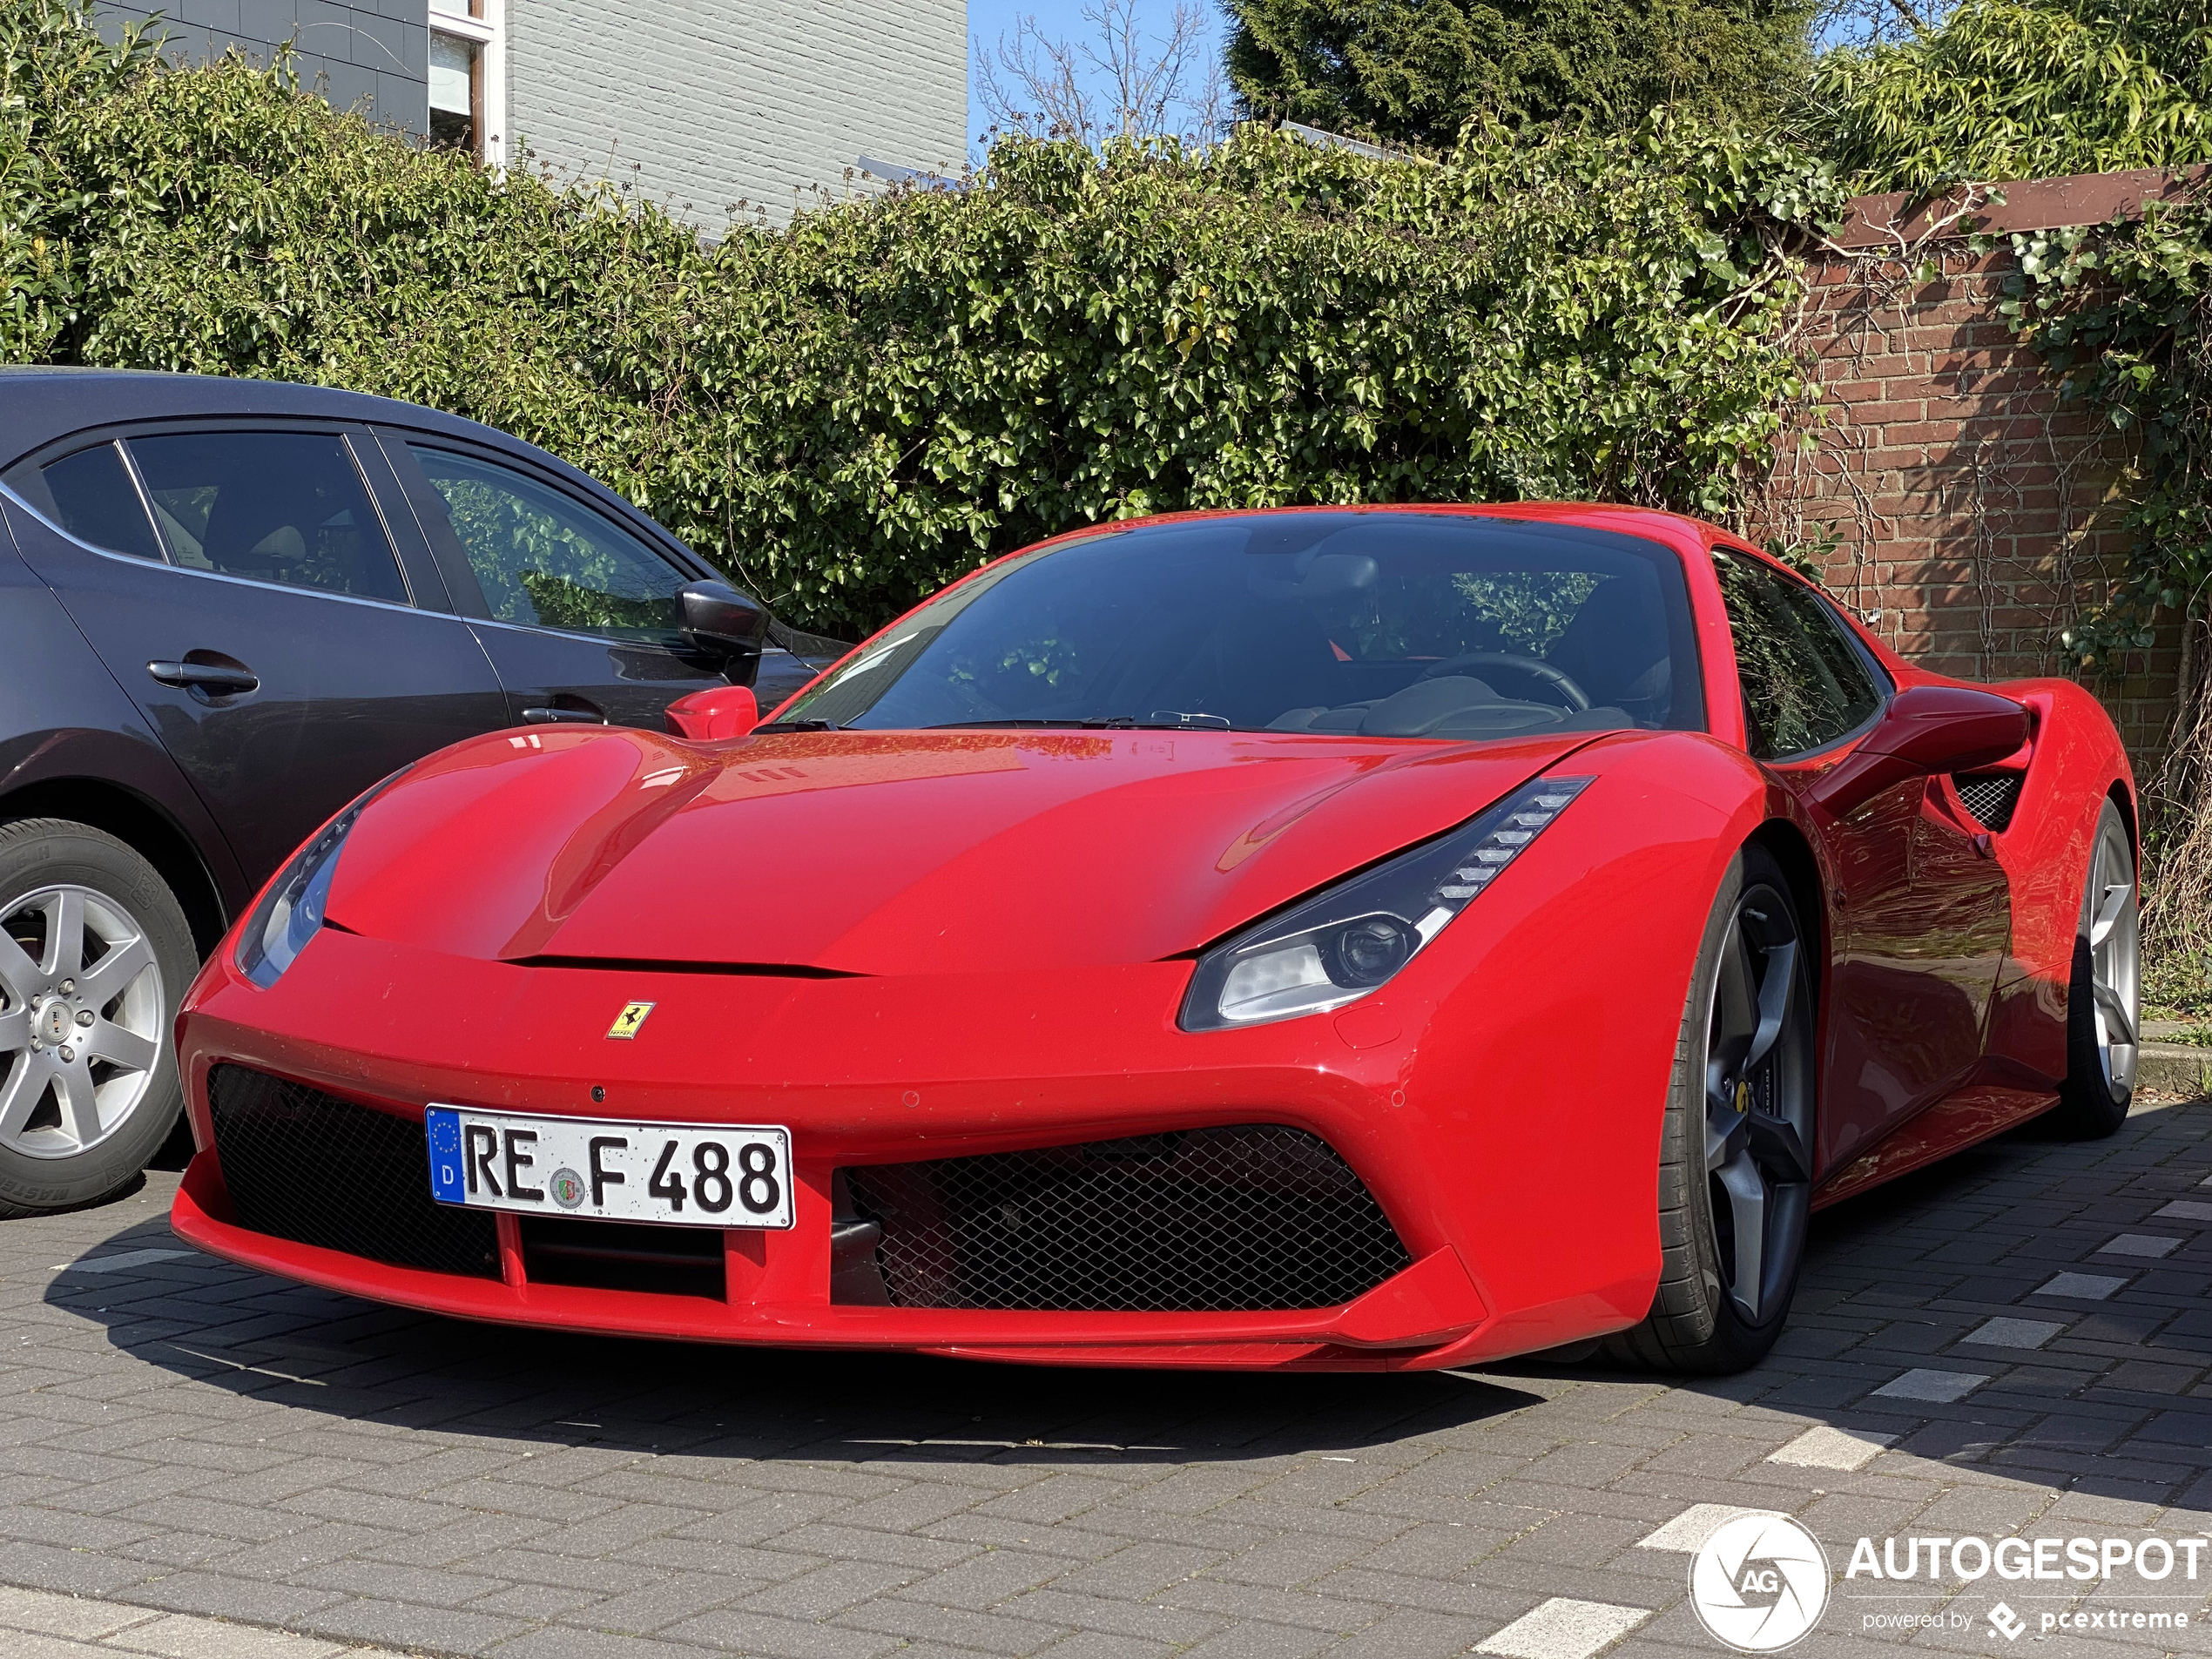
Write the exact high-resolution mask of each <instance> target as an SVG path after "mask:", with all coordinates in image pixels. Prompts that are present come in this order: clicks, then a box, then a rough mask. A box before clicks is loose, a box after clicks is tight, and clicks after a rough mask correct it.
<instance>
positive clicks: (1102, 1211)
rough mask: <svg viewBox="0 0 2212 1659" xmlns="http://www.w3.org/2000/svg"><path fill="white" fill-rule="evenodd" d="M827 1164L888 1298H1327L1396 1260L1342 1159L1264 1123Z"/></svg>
mask: <svg viewBox="0 0 2212 1659" xmlns="http://www.w3.org/2000/svg"><path fill="white" fill-rule="evenodd" d="M840 1174H841V1175H842V1176H843V1177H844V1184H845V1187H846V1191H847V1192H848V1193H849V1194H850V1195H851V1203H852V1208H853V1211H854V1212H855V1214H856V1217H858V1218H859V1219H861V1220H866V1221H873V1222H876V1223H878V1224H880V1225H881V1227H882V1229H883V1233H882V1238H881V1241H880V1243H879V1244H877V1246H876V1250H875V1265H876V1267H877V1270H878V1271H880V1273H881V1275H882V1278H883V1285H884V1289H885V1291H887V1293H888V1295H889V1298H890V1300H891V1301H892V1302H893V1303H894V1304H895V1305H899V1306H900V1307H936V1308H1033V1309H1054V1310H1061V1311H1066V1312H1076V1311H1082V1312H1109V1311H1123V1312H1198V1311H1201V1310H1208V1309H1213V1310H1238V1309H1243V1310H1252V1311H1259V1310H1265V1309H1282V1308H1321V1307H1334V1306H1336V1305H1338V1304H1339V1303H1343V1302H1349V1301H1351V1300H1352V1298H1354V1297H1357V1296H1359V1295H1360V1294H1361V1293H1363V1292H1364V1291H1370V1290H1372V1289H1373V1288H1374V1287H1375V1286H1376V1285H1379V1284H1381V1283H1382V1281H1383V1280H1385V1279H1386V1278H1389V1277H1390V1276H1391V1275H1392V1274H1393V1273H1395V1272H1397V1271H1399V1270H1400V1269H1402V1268H1405V1267H1406V1266H1408V1265H1410V1264H1411V1258H1409V1257H1408V1256H1407V1255H1406V1247H1405V1246H1404V1245H1403V1244H1400V1243H1399V1239H1398V1235H1397V1234H1396V1233H1395V1232H1394V1231H1392V1229H1391V1225H1390V1223H1389V1221H1388V1219H1387V1218H1386V1217H1385V1216H1384V1215H1383V1212H1382V1208H1381V1206H1380V1205H1379V1204H1376V1202H1375V1200H1374V1196H1373V1195H1372V1193H1370V1192H1369V1191H1368V1190H1367V1189H1366V1187H1364V1186H1362V1185H1361V1184H1360V1183H1359V1177H1357V1176H1355V1175H1354V1174H1352V1170H1351V1167H1350V1166H1349V1165H1348V1164H1346V1163H1345V1161H1344V1160H1343V1159H1342V1158H1340V1157H1338V1156H1337V1155H1336V1154H1335V1153H1334V1152H1333V1151H1332V1150H1330V1149H1329V1147H1328V1144H1327V1143H1325V1142H1324V1141H1322V1140H1321V1139H1320V1138H1319V1137H1318V1136H1313V1135H1309V1134H1307V1133H1306V1132H1305V1130H1296V1129H1287V1128H1284V1127H1281V1126H1279V1125H1273V1124H1268V1125H1259V1126H1253V1127H1245V1128H1237V1129H1210V1130H1189V1131H1185V1132H1182V1133H1177V1134H1171V1135H1150V1136H1142V1137H1140V1138H1137V1139H1135V1140H1125V1141H1094V1142H1092V1143H1089V1144H1088V1145H1084V1146H1062V1147H1055V1148H1052V1149H1050V1150H1044V1151H1035V1152H1000V1153H994V1154H990V1155H988V1156H986V1157H964V1158H941V1159H938V1160H935V1161H934V1162H932V1163H890V1164H875V1165H872V1166H867V1167H859V1168H853V1169H848V1170H841V1171H840ZM832 1299H833V1300H835V1301H838V1302H853V1301H857V1300H860V1299H861V1298H859V1297H858V1296H857V1295H855V1294H854V1293H853V1290H852V1288H851V1287H850V1286H849V1285H845V1284H842V1283H840V1285H837V1286H836V1287H834V1288H833V1291H832Z"/></svg>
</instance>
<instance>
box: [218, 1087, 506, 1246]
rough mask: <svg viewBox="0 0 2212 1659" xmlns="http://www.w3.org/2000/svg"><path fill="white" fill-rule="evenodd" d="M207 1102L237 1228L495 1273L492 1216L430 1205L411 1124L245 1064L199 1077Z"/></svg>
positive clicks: (423, 1161)
mask: <svg viewBox="0 0 2212 1659" xmlns="http://www.w3.org/2000/svg"><path fill="white" fill-rule="evenodd" d="M207 1106H208V1111H209V1115H210V1116H212V1118H213V1119H214V1124H215V1153H216V1157H217V1158H218V1160H219V1162H220V1163H221V1164H222V1167H223V1185H224V1186H225V1187H226V1189H228V1190H229V1192H230V1195H231V1206H232V1208H233V1210H234V1211H236V1213H237V1216H238V1223H239V1226H241V1227H245V1228H246V1229H248V1230H250V1231H253V1232H257V1233H267V1234H268V1235H269V1236H270V1237H272V1238H289V1239H291V1240H292V1241H293V1243H294V1244H319V1245H320V1246H321V1247H322V1248H323V1249H325V1250H342V1251H345V1252H346V1253H347V1255H349V1256H366V1257H367V1258H368V1259H369V1260H371V1261H375V1262H388V1263H390V1264H392V1265H393V1266H395V1267H420V1268H424V1269H427V1270H428V1271H431V1272H434V1273H468V1274H470V1275H473V1276H474V1277H475V1278H499V1277H500V1271H499V1234H498V1230H497V1229H496V1226H495V1225H494V1224H493V1222H492V1218H491V1217H490V1216H489V1215H488V1214H486V1213H485V1212H484V1211H474V1210H458V1209H454V1208H451V1207H449V1206H448V1205H445V1204H438V1203H436V1202H435V1200H433V1199H432V1198H431V1197H430V1157H429V1150H428V1146H427V1145H426V1144H425V1143H424V1140H423V1135H422V1123H421V1119H420V1118H413V1117H398V1116H393V1115H392V1114H391V1113H389V1112H379V1111H372V1110H370V1109H368V1107H366V1106H356V1105H355V1104H354V1103H352V1102H351V1101H346V1100H340V1099H339V1098H338V1097H337V1096H334V1095H326V1094H324V1093H323V1092H322V1091H321V1090H320V1089H310V1088H308V1087H307V1085H306V1084H304V1083H295V1082H287V1081H286V1080H285V1079H283V1078H281V1077H272V1076H267V1075H266V1074H265V1073H262V1072H259V1071H252V1070H249V1069H246V1067H244V1066H218V1067H216V1068H215V1069H214V1070H213V1071H212V1072H210V1073H209V1074H208V1077H207Z"/></svg>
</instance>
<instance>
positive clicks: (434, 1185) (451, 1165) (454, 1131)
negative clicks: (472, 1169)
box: [422, 1106, 464, 1204]
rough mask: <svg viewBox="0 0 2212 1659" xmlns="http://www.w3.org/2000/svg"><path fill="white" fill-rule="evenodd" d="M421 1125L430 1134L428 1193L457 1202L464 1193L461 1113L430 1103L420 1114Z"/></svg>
mask: <svg viewBox="0 0 2212 1659" xmlns="http://www.w3.org/2000/svg"><path fill="white" fill-rule="evenodd" d="M422 1127H423V1129H424V1130H425V1131H426V1132H427V1133H428V1136H429V1137H430V1196H431V1197H434V1198H437V1199H440V1200H442V1202H444V1203H446V1204H459V1203H460V1202H461V1201H462V1197H463V1196H464V1195H463V1191H462V1187H463V1183H462V1177H461V1114H460V1113H458V1112H456V1111H455V1110H454V1109H452V1108H451V1107H450V1106H433V1107H431V1108H430V1109H429V1110H428V1111H426V1112H424V1113H423V1114H422Z"/></svg>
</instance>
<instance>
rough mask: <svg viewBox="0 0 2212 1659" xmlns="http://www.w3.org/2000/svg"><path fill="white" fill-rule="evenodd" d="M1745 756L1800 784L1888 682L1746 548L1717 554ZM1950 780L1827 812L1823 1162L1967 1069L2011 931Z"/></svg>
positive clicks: (1801, 588)
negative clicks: (1831, 815)
mask: <svg viewBox="0 0 2212 1659" xmlns="http://www.w3.org/2000/svg"><path fill="white" fill-rule="evenodd" d="M1714 568H1715V571H1716V574H1717V576H1718V577H1719V578H1720V585H1721V593H1722V597H1723V601H1724V603H1725V604H1726V605H1727V608H1728V613H1729V621H1730V628H1731V630H1732V631H1733V634H1734V637H1735V642H1736V654H1737V668H1738V677H1739V679H1740V682H1741V685H1742V689H1743V701H1744V708H1745V715H1746V725H1747V727H1748V729H1749V730H1750V732H1751V734H1752V752H1753V753H1754V754H1755V755H1756V756H1757V758H1758V759H1762V760H1764V761H1767V762H1769V763H1770V764H1771V765H1774V766H1775V768H1776V771H1777V775H1778V776H1779V777H1780V778H1781V779H1782V780H1783V782H1784V784H1785V785H1786V786H1790V787H1791V788H1799V787H1802V786H1804V785H1806V784H1809V783H1811V781H1812V780H1813V779H1817V777H1819V776H1820V775H1821V774H1822V773H1823V772H1824V771H1825V770H1826V765H1827V763H1828V761H1829V760H1830V759H1832V758H1834V757H1836V756H1837V755H1838V754H1839V753H1841V752H1843V751H1844V745H1847V744H1848V743H1849V742H1850V741H1851V738H1852V736H1853V735H1854V734H1855V733H1858V732H1863V731H1864V730H1865V728H1866V727H1867V726H1868V725H1871V723H1872V721H1873V720H1874V718H1876V716H1877V715H1878V713H1879V712H1880V710H1881V708H1882V705H1883V699H1884V697H1885V694H1886V687H1885V685H1884V684H1883V683H1882V681H1881V679H1880V678H1879V671H1878V668H1877V667H1876V666H1875V665H1873V664H1871V662H1870V660H1869V659H1868V658H1866V657H1865V654H1864V653H1863V652H1862V651H1860V649H1859V648H1858V645H1857V644H1855V643H1854V641H1853V639H1852V637H1851V631H1850V630H1849V629H1848V628H1847V627H1846V626H1845V625H1844V623H1843V622H1842V620H1841V619H1840V618H1839V617H1837V616H1836V615H1835V614H1834V612H1833V610H1831V607H1830V605H1829V602H1828V601H1827V600H1826V599H1824V597H1821V596H1820V595H1818V594H1817V593H1816V592H1815V591H1814V590H1812V589H1811V587H1810V586H1808V585H1806V584H1805V583H1801V582H1798V581H1797V580H1795V579H1794V578H1792V577H1786V576H1784V575H1783V574H1782V573H1781V572H1780V571H1778V570H1773V569H1772V568H1771V567H1770V566H1768V565H1766V564H1765V563H1763V562H1761V561H1757V560H1754V559H1752V558H1751V557H1750V556H1748V555H1742V556H1738V555H1732V554H1730V553H1728V552H1727V551H1725V550H1716V552H1715V554H1714ZM1950 788H1951V786H1950V784H1949V782H1948V780H1946V779H1912V780H1910V781H1908V782H1905V783H1902V784H1899V785H1898V786H1896V787H1895V788H1893V789H1891V790H1888V791H1886V792H1884V793H1882V794H1880V795H1878V796H1877V797H1875V798H1874V799H1872V800H1871V801H1868V802H1867V803H1866V804H1865V806H1861V807H1859V808H1858V809H1857V810H1856V811H1854V812H1852V813H1848V814H1847V815H1846V816H1845V817H1844V819H1842V820H1841V821H1839V822H1837V823H1835V824H1834V826H1833V827H1832V828H1831V831H1830V832H1829V833H1828V836H1827V838H1826V839H1827V841H1828V845H1829V850H1830V853H1831V858H1832V860H1833V871H1832V873H1833V878H1834V880H1835V883H1836V889H1837V890H1836V892H1835V894H1833V895H1832V896H1833V899H1834V904H1833V906H1832V911H1833V930H1834V934H1835V937H1834V940H1833V942H1832V944H1831V958H1830V961H1831V982H1830V985H1829V987H1828V993H1827V1004H1828V1006H1827V1015H1828V1019H1827V1027H1828V1043H1829V1052H1828V1062H1827V1065H1826V1067H1825V1069H1824V1077H1825V1079H1826V1082H1827V1093H1826V1095H1825V1096H1824V1098H1823V1099H1822V1101H1821V1103H1820V1120H1819V1129H1818V1138H1819V1141H1820V1159H1821V1163H1822V1166H1823V1167H1824V1168H1832V1167H1834V1165H1835V1163H1836V1162H1837V1161H1838V1159H1841V1158H1844V1157H1850V1156H1852V1155H1854V1154H1856V1153H1857V1152H1858V1151H1859V1150H1863V1149H1864V1148H1865V1146H1867V1145H1869V1144H1871V1143H1872V1142H1873V1141H1875V1140H1877V1139H1878V1138H1879V1137H1880V1136H1883V1135H1885V1134H1886V1133H1887V1132H1888V1131H1889V1130H1892V1129H1893V1128H1895V1127H1896V1126H1897V1125H1898V1123H1902V1122H1903V1121H1904V1120H1905V1119H1906V1118H1907V1117H1909V1116H1912V1114H1913V1113H1915V1112H1917V1111H1919V1110H1920V1109H1922V1108H1923V1107H1925V1106H1926V1105H1928V1104H1929V1103H1932V1102H1933V1101H1935V1100H1938V1099H1940V1098H1941V1097H1942V1096H1944V1095H1946V1093H1948V1092H1949V1091H1951V1090H1952V1089H1955V1088H1957V1087H1959V1085H1960V1084H1961V1083H1963V1082H1966V1079H1967V1077H1968V1076H1969V1075H1970V1074H1971V1073H1972V1071H1973V1068H1974V1066H1975V1064H1976V1062H1979V1059H1980V1058H1981V1054H1982V1045H1983V1041H1984V1035H1985V1033H1986V1028H1987V1019H1988V1012H1989V1000H1990V997H1991V995H1992V994H1993V991H1994V989H1995V987H1996V982H1997V973H1998V968H1999V967H2000V964H2001V962H2002V961H2003V957H2004V952H2005V948H2006V942H2007V941H2008V939H2009V936H2010V932H2011V906H2010V898H2009V895H2008V894H2007V892H2006V886H2005V879H2004V873H2003V871H2002V870H2001V869H2000V867H1998V865H1997V863H1996V861H1995V860H1993V859H1988V858H1985V857H1983V856H1982V855H1981V853H1980V852H1979V848H1978V846H1977V845H1976V843H1975V840H1974V839H1973V832H1972V830H1971V829H1969V828H1968V827H1966V826H1965V824H1964V821H1963V820H1962V819H1960V818H1959V815H1958V805H1957V801H1956V799H1955V798H1953V797H1952V795H1951V794H1950Z"/></svg>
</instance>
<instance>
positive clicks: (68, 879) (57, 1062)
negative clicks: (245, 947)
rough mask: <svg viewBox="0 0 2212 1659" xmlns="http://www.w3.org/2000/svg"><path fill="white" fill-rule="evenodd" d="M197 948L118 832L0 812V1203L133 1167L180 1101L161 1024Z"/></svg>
mask: <svg viewBox="0 0 2212 1659" xmlns="http://www.w3.org/2000/svg"><path fill="white" fill-rule="evenodd" d="M196 961H197V957H196V955H195V953H194V952H193V950H192V931H191V929H190V928H189V927H187V926H186V925H185V916H184V912H183V910H182V909H181V908H180V907H179V905H178V903H177V900H176V895H175V894H172V893H171V892H170V891H169V889H168V887H167V886H166V885H165V884H164V882H163V881H162V879H161V877H160V875H159V874H158V873H157V872H156V871H155V870H154V868H153V867H152V865H150V864H148V863H147V862H146V861H145V860H144V859H142V858H140V857H139V856H138V854H137V853H134V852H132V850H131V849H130V848H129V847H128V846H125V845H124V844H123V843H122V842H121V841H118V840H116V839H115V838H114V837H113V836H111V835H107V834H104V833H101V832H100V831H98V830H96V829H92V828H90V827H89V826H85V825H83V824H73V823H69V822H66V821H64V820H62V819H17V820H16V821H14V822H12V823H8V824H0V1217H9V1216H24V1215H35V1214H37V1213H39V1212H41V1211H53V1210H66V1209H69V1208H71V1207H72V1206H74V1205H77V1204H89V1203H91V1202H92V1201H93V1200H95V1199H97V1198H102V1197H106V1196H107V1195H108V1194H109V1193H111V1192H113V1191H115V1190H117V1189H118V1188H119V1187H121V1186H123V1185H125V1184H126V1183H128V1182H129V1181H131V1180H132V1177H135V1176H137V1174H138V1171H139V1170H142V1169H144V1168H145V1163H146V1160H147V1159H148V1158H150V1157H152V1156H153V1154H154V1152H155V1150H157V1149H158V1147H159V1146H160V1145H161V1143H162V1142H163V1141H164V1140H165V1139H166V1138H167V1137H168V1135H169V1131H170V1130H171V1128H172V1126H173V1125H174V1124H175V1123H176V1121H177V1116H178V1113H179V1110H180V1109H181V1107H182V1104H183V1095H182V1091H181V1090H180V1089H179V1087H178V1082H177V1061H176V1056H175V1054H174V1053H173V1052H172V1049H171V1046H170V1042H169V1030H170V1027H171V1025H172V1023H173V1022H175V1019H176V1015H177V1004H178V1002H179V1000H180V999H181V998H182V997H183V995H184V994H185V986H186V985H187V984H188V983H190V981H191V980H192V972H193V968H194V965H195V962H196Z"/></svg>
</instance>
